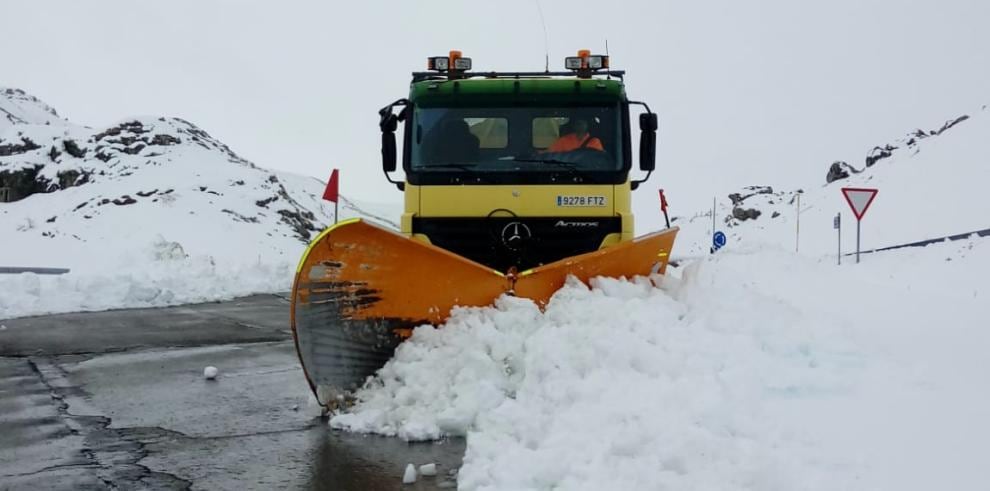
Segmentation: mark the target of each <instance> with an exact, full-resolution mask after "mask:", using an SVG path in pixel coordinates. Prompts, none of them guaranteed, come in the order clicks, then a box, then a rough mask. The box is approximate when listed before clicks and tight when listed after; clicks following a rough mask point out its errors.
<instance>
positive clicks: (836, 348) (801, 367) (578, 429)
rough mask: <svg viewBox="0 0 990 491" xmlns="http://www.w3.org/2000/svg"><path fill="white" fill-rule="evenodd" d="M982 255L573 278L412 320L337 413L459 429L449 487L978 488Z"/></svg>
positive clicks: (436, 432) (395, 429)
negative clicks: (389, 355) (545, 291)
mask: <svg viewBox="0 0 990 491" xmlns="http://www.w3.org/2000/svg"><path fill="white" fill-rule="evenodd" d="M947 259H948V260H947ZM906 265H910V266H911V267H910V268H908V267H905V266H906ZM979 270H982V271H987V270H990V244H988V243H987V242H986V241H983V242H979V241H977V242H969V243H964V244H959V243H954V244H942V245H938V246H933V247H929V248H925V249H917V250H911V251H905V252H901V253H892V254H888V255H884V256H870V257H868V258H867V259H866V262H864V263H863V264H862V265H860V266H859V267H855V266H852V265H846V266H844V267H841V268H840V267H835V266H833V265H831V264H830V263H828V262H825V261H823V262H819V261H816V260H813V259H808V258H802V257H799V256H796V255H793V254H790V253H785V252H782V251H769V252H767V251H763V252H759V253H747V254H722V255H719V256H716V257H713V258H709V259H707V260H704V261H701V262H698V263H695V264H694V265H692V266H690V267H687V268H686V269H685V270H683V271H681V272H679V274H676V273H675V274H673V275H671V276H670V277H667V278H662V279H660V278H656V279H654V280H653V281H657V282H659V284H658V285H654V283H653V281H650V280H647V279H643V278H640V279H636V280H634V281H623V280H612V279H599V280H596V281H595V282H594V283H593V285H592V288H587V287H585V286H584V285H582V284H580V283H577V282H571V283H570V284H568V285H567V286H566V287H565V288H564V289H562V290H561V291H560V292H558V293H557V294H556V295H555V296H554V298H553V299H552V301H551V302H550V304H549V305H548V306H547V308H546V309H545V311H544V312H540V310H539V309H538V308H537V307H536V306H535V305H533V304H532V303H531V302H529V301H527V300H523V299H517V298H511V297H504V298H502V299H500V300H499V301H498V302H497V303H496V305H495V306H494V307H491V308H472V309H460V310H458V311H456V312H455V313H454V315H453V316H452V318H451V319H450V321H449V322H448V323H447V325H446V326H445V327H444V328H442V329H433V328H431V327H420V328H417V329H416V330H415V332H414V334H413V336H412V338H410V340H409V341H407V342H406V343H404V344H403V345H401V346H400V347H399V350H398V352H397V354H396V357H395V358H394V359H393V360H392V361H391V362H390V363H389V364H388V365H386V367H384V368H383V369H382V371H381V372H380V374H379V376H378V377H377V378H376V379H374V380H373V381H372V382H371V383H370V384H369V385H368V386H367V387H366V388H364V389H363V390H361V391H360V392H359V393H358V394H357V396H358V398H359V402H358V404H357V405H356V406H355V407H354V408H352V410H351V411H350V412H348V413H344V414H338V415H335V416H334V417H333V418H332V419H331V423H330V424H331V425H332V426H333V427H336V428H343V429H348V430H353V431H362V432H375V433H382V434H386V435H397V436H400V437H402V438H405V439H409V440H421V439H436V438H442V437H443V436H444V435H467V438H468V448H467V452H466V455H465V459H464V466H463V468H462V469H461V470H460V473H459V478H458V480H459V486H460V487H461V488H462V489H549V488H553V487H560V488H562V489H761V490H765V489H781V490H783V489H850V488H856V489H872V488H879V489H935V488H940V487H944V486H943V484H944V483H945V482H948V481H951V482H952V483H954V484H957V485H956V486H950V487H953V488H957V489H958V488H973V487H975V486H976V483H984V482H987V479H988V478H990V471H988V470H986V468H985V466H984V465H982V464H981V463H980V457H979V456H980V455H982V451H981V450H979V449H980V448H981V445H982V443H981V442H985V441H988V439H990V424H988V423H987V422H986V419H985V418H984V417H980V416H979V415H980V414H984V415H985V414H990V397H986V396H985V395H983V394H981V393H979V392H978V391H973V390H972V388H973V387H975V386H980V384H982V378H983V377H981V376H980V375H979V374H980V373H985V372H982V371H980V370H979V369H978V368H977V366H976V364H977V360H980V359H982V358H983V357H984V356H985V355H984V353H985V350H986V349H987V348H990V332H987V330H986V329H983V328H982V327H980V326H982V325H985V322H976V323H974V321H978V320H979V319H981V318H982V315H983V314H984V312H985V307H984V306H983V303H982V302H981V300H980V295H981V294H982V295H986V294H987V293H988V292H987V290H986V286H985V285H986V281H985V279H984V278H982V277H981V275H980V274H979V273H977V272H976V271H979ZM941 401H952V405H951V407H946V406H944V405H942V403H941ZM947 480H948V481H947Z"/></svg>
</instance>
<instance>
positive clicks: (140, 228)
mask: <svg viewBox="0 0 990 491" xmlns="http://www.w3.org/2000/svg"><path fill="white" fill-rule="evenodd" d="M0 108H3V112H0V121H3V122H4V126H0V198H4V199H5V200H6V201H8V202H5V203H4V202H0V236H2V237H3V254H2V256H0V266H28V267H61V268H69V269H71V272H70V273H69V274H67V275H64V276H61V277H35V276H34V275H31V274H22V275H15V276H9V275H8V276H0V293H2V294H0V318H7V317H15V316H22V315H30V314H36V313H45V312H65V311H73V310H101V309H108V308H119V307H145V306H159V305H169V304H177V303H185V302H194V301H209V300H215V299H220V298H230V297H232V296H237V295H246V294H250V293H257V292H272V291H284V290H286V289H288V288H289V286H290V285H291V281H292V276H293V272H294V266H295V264H296V262H297V261H298V259H299V255H300V254H301V253H302V251H303V249H304V247H305V244H306V243H307V242H308V241H309V240H310V239H311V238H313V237H314V235H315V234H316V233H317V232H319V231H320V230H322V229H323V228H324V227H325V226H326V225H327V224H329V223H332V222H333V219H334V218H333V204H332V203H327V202H324V201H322V200H321V196H322V193H323V187H324V183H323V182H321V181H319V180H318V179H315V178H311V177H304V176H299V175H295V174H290V173H284V172H276V171H271V170H268V169H264V168H261V167H258V166H256V165H254V164H253V163H251V162H249V161H247V160H246V159H244V158H242V157H240V156H239V155H238V154H237V153H235V152H234V151H233V150H232V149H230V148H229V147H227V146H226V145H225V144H223V143H222V142H220V141H219V140H217V139H216V138H213V137H212V136H210V135H209V134H208V133H207V132H205V131H204V130H202V129H201V128H199V127H197V126H196V125H194V124H192V123H190V122H188V121H185V120H183V119H180V118H162V117H138V118H128V119H125V120H122V121H120V122H119V123H116V124H113V125H111V126H109V127H107V128H87V127H83V126H79V125H74V124H72V123H70V122H68V121H65V120H62V119H60V118H59V117H58V116H57V113H56V112H55V111H54V110H53V109H51V108H50V107H49V106H47V105H46V104H44V103H43V102H41V101H40V100H38V99H36V98H34V97H32V96H30V95H27V94H26V93H24V92H22V91H20V90H15V89H2V88H0ZM0 201H3V200H2V199H0ZM367 210H370V211H367ZM340 212H341V218H349V217H353V216H363V217H369V218H371V219H372V220H374V221H376V222H378V223H384V224H386V225H389V224H391V225H393V226H394V220H395V219H396V218H397V217H398V215H399V213H398V206H392V205H375V204H357V203H355V202H353V201H351V200H349V199H347V198H342V202H341V206H340Z"/></svg>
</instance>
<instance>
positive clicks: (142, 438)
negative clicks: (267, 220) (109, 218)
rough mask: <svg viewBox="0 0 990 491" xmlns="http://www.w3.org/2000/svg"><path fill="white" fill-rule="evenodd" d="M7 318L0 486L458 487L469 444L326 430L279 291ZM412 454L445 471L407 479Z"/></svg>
mask: <svg viewBox="0 0 990 491" xmlns="http://www.w3.org/2000/svg"><path fill="white" fill-rule="evenodd" d="M0 324H2V325H3V326H5V329H0V490H4V491H5V490H15V489H18V490H19V489H66V490H85V489H211V490H212V489H237V490H245V489H328V490H329V489H332V490H380V489H381V490H385V489H388V490H392V489H408V490H421V489H444V488H453V487H455V486H456V482H455V481H454V477H453V475H454V474H453V473H454V472H455V470H456V469H457V468H458V467H459V466H460V464H461V458H462V456H463V454H464V441H463V439H451V440H447V441H444V442H438V443H417V444H410V443H406V442H403V441H402V440H398V439H394V438H384V437H376V436H364V435H356V434H349V433H344V432H340V431H335V430H331V429H329V428H328V426H327V424H326V420H325V419H323V418H320V417H319V416H318V415H317V414H316V412H315V411H314V410H315V408H314V407H313V406H311V405H309V404H308V403H307V399H308V397H309V393H308V391H309V389H308V387H307V386H306V382H305V379H304V377H303V375H302V371H301V369H300V368H299V363H298V360H297V359H296V355H295V349H294V347H293V344H292V339H291V335H290V333H289V330H288V302H287V301H286V300H285V299H283V298H281V297H279V296H275V295H257V296H253V297H247V298H243V299H238V300H234V301H230V302H222V303H210V304H200V305H191V306H182V307H171V308H166V309H137V310H121V311H111V312H97V313H84V314H64V315H54V316H44V317H34V318H24V319H12V320H5V321H0ZM207 365H214V366H216V367H218V368H219V369H220V376H219V377H218V379H217V380H216V381H207V380H204V379H203V375H202V374H203V368H204V367H205V366H207ZM410 462H412V463H415V464H423V463H428V462H436V463H437V464H438V471H439V472H438V474H439V475H438V476H437V477H433V478H429V477H421V478H420V480H419V481H418V482H417V483H416V484H414V485H406V486H403V485H402V481H401V480H402V473H403V470H404V468H405V465H406V464H407V463H410Z"/></svg>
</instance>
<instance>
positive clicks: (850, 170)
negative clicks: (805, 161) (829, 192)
mask: <svg viewBox="0 0 990 491" xmlns="http://www.w3.org/2000/svg"><path fill="white" fill-rule="evenodd" d="M860 172H862V171H860V170H859V169H857V168H855V167H853V166H851V165H849V164H847V163H845V162H843V161H841V160H836V161H835V162H832V166H831V167H829V168H828V174H827V175H826V176H825V182H826V183H829V184H831V183H833V182H835V181H838V180H840V179H845V178H847V177H849V176H850V175H852V174H859V173H860Z"/></svg>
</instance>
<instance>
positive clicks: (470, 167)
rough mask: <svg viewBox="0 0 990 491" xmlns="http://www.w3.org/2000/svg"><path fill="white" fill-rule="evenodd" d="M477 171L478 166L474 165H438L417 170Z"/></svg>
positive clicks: (425, 166)
mask: <svg viewBox="0 0 990 491" xmlns="http://www.w3.org/2000/svg"><path fill="white" fill-rule="evenodd" d="M451 169H457V170H477V169H478V166H477V165H476V164H440V165H424V166H421V167H420V168H419V169H417V170H426V171H429V170H451Z"/></svg>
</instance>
